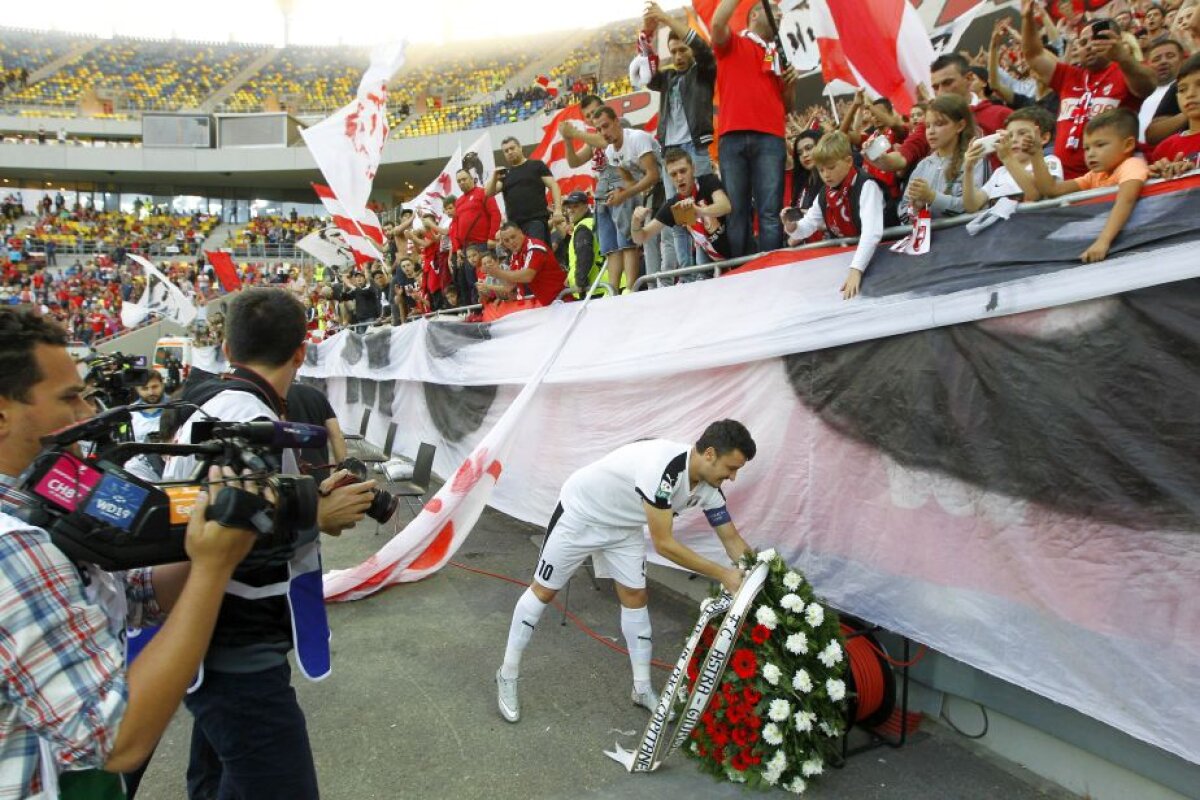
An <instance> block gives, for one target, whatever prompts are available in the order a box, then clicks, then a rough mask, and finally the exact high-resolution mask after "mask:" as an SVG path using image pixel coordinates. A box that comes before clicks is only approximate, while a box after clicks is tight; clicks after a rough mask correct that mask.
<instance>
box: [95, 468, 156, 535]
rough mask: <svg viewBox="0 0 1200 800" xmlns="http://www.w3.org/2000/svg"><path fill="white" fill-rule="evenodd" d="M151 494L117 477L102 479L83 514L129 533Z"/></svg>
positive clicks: (111, 476) (108, 476) (107, 476)
mask: <svg viewBox="0 0 1200 800" xmlns="http://www.w3.org/2000/svg"><path fill="white" fill-rule="evenodd" d="M149 494H150V492H149V490H147V489H144V488H142V487H141V486H137V485H135V484H132V483H130V482H129V481H126V480H122V479H121V478H118V477H116V476H115V475H105V476H104V477H103V478H101V479H100V483H99V484H98V485H97V486H96V489H95V491H93V492H92V494H91V496H90V497H89V498H88V501H87V505H86V506H84V509H83V512H84V513H85V514H87V515H88V516H90V517H92V518H93V519H97V520H100V521H101V522H107V523H108V524H110V525H113V526H114V527H117V528H120V529H121V530H123V531H128V530H129V528H130V526H132V525H133V521H134V520H135V519H136V518H137V515H138V512H139V511H141V510H142V504H143V503H145V502H146V497H147V495H149Z"/></svg>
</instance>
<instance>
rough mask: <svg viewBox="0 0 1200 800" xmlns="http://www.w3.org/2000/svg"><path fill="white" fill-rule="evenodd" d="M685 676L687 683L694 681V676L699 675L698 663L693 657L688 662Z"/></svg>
mask: <svg viewBox="0 0 1200 800" xmlns="http://www.w3.org/2000/svg"><path fill="white" fill-rule="evenodd" d="M687 677H688V683H695V682H696V678H698V677H700V665H699V663H697V660H696V659H695V658H694V657H693V658H692V660H691V661H689V662H688V665H687Z"/></svg>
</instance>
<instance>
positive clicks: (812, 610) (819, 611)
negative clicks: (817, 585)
mask: <svg viewBox="0 0 1200 800" xmlns="http://www.w3.org/2000/svg"><path fill="white" fill-rule="evenodd" d="M804 618H805V619H806V620H808V624H809V625H810V626H811V627H813V628H819V627H821V623H822V622H824V621H825V609H823V608H821V604H820V603H809V604H808V608H807V609H806V610H805V612H804Z"/></svg>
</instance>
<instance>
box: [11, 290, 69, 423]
mask: <svg viewBox="0 0 1200 800" xmlns="http://www.w3.org/2000/svg"><path fill="white" fill-rule="evenodd" d="M68 341H70V340H69V339H68V338H67V332H66V331H65V330H63V329H62V328H61V327H59V326H58V325H56V324H55V323H53V322H50V321H48V320H45V319H43V318H42V317H39V316H38V315H37V314H34V313H33V312H32V311H14V310H12V309H7V308H6V309H0V397H4V398H7V399H9V400H16V401H17V402H19V403H28V402H29V390H30V389H31V388H33V386H34V385H35V384H38V383H41V381H42V380H43V379H44V378H45V377H46V376H45V375H43V374H42V371H41V370H40V369H39V368H38V362H37V356H36V355H34V350H35V349H37V346H38V345H39V344H47V345H52V346H55V347H66V346H67V342H68Z"/></svg>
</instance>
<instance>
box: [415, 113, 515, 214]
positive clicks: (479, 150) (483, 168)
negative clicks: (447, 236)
mask: <svg viewBox="0 0 1200 800" xmlns="http://www.w3.org/2000/svg"><path fill="white" fill-rule="evenodd" d="M461 169H465V170H466V171H467V172H469V173H470V174H471V177H472V178H474V179H475V185H476V186H484V185H485V184H487V182H488V180H489V179H490V178H491V177H492V173H493V172H495V171H496V154H495V151H493V150H492V137H491V134H489V133H488V132H487V131H484V132H483V135H481V136H480V137H479V138H478V139H476V140H475V141H473V142H471V144H469V145H467V149H466V150H463V146H462V142H461V140H460V141H459V144H458V146H457V147H455V148H454V155H452V156H450V160H449V161H447V162H446V166H444V167H442V171H441V172H439V173H438V175H437V177H436V178H434V179H433V180H432V181H430V182H429V185H428V186H426V187H425V188H424V189H423V190H422V191H421V193H420V194H419V195H417V196H416V197H414V198H413V199H412V200H410V201H409V202H408V203H407V207H408V208H411V209H413V210H414V211H418V212H420V211H430V212H432V213H433V215H434V216H435V217H437V218H438V221H439V223H440V222H441V221H442V216H443V215H442V201H443V200H444V199H445V198H447V197H454V196H455V194H456V192H457V191H458V171H459V170H461ZM496 203H497V205H499V206H500V212H501V213H504V198H503V197H502V196H501V195H499V194H497V195H496Z"/></svg>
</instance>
